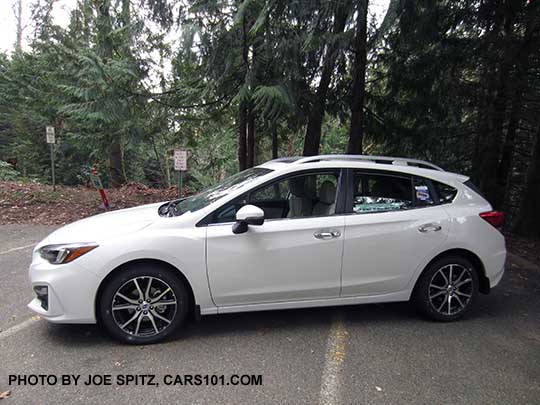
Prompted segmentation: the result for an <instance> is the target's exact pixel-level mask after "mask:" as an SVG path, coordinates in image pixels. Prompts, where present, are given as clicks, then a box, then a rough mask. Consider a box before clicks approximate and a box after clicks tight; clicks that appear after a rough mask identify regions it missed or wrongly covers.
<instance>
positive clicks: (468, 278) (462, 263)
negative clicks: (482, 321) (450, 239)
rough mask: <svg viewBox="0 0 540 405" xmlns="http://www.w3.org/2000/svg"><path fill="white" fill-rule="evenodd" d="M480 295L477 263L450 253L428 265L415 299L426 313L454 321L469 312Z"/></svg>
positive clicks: (420, 280) (419, 283)
mask: <svg viewBox="0 0 540 405" xmlns="http://www.w3.org/2000/svg"><path fill="white" fill-rule="evenodd" d="M477 295H478V274H477V272H476V270H475V269H474V267H473V265H472V264H471V263H470V262H469V261H468V260H466V259H464V258H462V257H459V256H447V257H443V258H441V259H439V260H437V261H435V262H434V263H432V264H431V265H429V266H428V267H427V268H426V270H425V271H424V272H423V273H422V275H421V276H420V279H419V280H418V283H417V285H416V287H415V289H414V292H413V297H412V298H413V302H414V304H415V305H416V307H417V308H418V309H419V310H420V312H422V313H423V314H424V315H427V316H428V317H430V318H432V319H434V320H437V321H454V320H457V319H459V318H461V317H462V316H463V315H465V313H467V311H469V309H470V308H471V307H472V305H473V303H474V302H475V301H476V297H477Z"/></svg>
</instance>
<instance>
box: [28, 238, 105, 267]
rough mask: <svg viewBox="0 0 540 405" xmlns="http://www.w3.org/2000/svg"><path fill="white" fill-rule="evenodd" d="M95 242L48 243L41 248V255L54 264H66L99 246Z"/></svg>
mask: <svg viewBox="0 0 540 405" xmlns="http://www.w3.org/2000/svg"><path fill="white" fill-rule="evenodd" d="M97 247H98V245H97V244H95V243H66V244H60V245H47V246H43V247H42V248H40V249H39V251H38V252H39V255H40V256H41V257H42V258H44V259H45V260H47V261H48V262H49V263H52V264H64V263H69V262H72V261H73V260H75V259H76V258H78V257H81V256H82V255H84V254H86V253H88V252H90V251H91V250H94V249H95V248H97Z"/></svg>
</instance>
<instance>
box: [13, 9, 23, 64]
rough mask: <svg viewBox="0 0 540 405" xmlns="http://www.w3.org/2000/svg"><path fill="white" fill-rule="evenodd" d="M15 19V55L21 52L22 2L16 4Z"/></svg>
mask: <svg viewBox="0 0 540 405" xmlns="http://www.w3.org/2000/svg"><path fill="white" fill-rule="evenodd" d="M16 7H17V9H16V11H15V19H16V20H17V40H16V42H15V53H18V54H20V53H21V52H22V34H23V24H22V9H23V4H22V0H18V1H17V4H16Z"/></svg>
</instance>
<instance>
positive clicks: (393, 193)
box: [352, 171, 413, 214]
mask: <svg viewBox="0 0 540 405" xmlns="http://www.w3.org/2000/svg"><path fill="white" fill-rule="evenodd" d="M412 206H413V196H412V187H411V179H410V177H401V176H394V175H387V174H374V173H363V172H361V171H354V172H353V204H352V210H353V212H354V213H356V214H367V213H372V212H387V211H401V210H406V209H409V208H411V207H412Z"/></svg>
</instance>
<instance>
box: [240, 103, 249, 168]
mask: <svg viewBox="0 0 540 405" xmlns="http://www.w3.org/2000/svg"><path fill="white" fill-rule="evenodd" d="M246 140H247V111H246V107H245V106H244V105H240V107H239V109H238V170H240V171H242V170H246V169H247V156H246V150H247V148H246V146H247V145H246Z"/></svg>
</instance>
